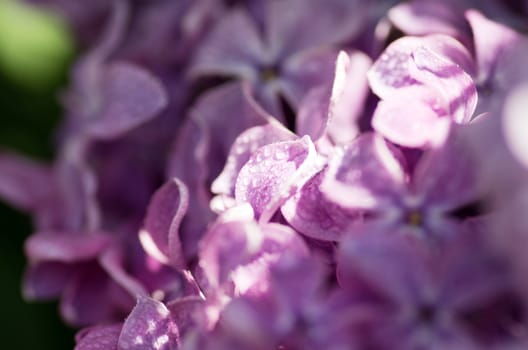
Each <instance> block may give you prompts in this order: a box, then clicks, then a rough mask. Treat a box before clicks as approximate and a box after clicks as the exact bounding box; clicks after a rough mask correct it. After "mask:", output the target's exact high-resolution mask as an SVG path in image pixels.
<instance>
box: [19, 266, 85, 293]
mask: <svg viewBox="0 0 528 350" xmlns="http://www.w3.org/2000/svg"><path fill="white" fill-rule="evenodd" d="M74 271H75V266H73V265H70V264H65V263H61V262H54V261H52V262H42V263H38V264H35V265H33V266H29V267H28V268H27V270H26V273H25V275H24V284H23V290H22V293H23V294H24V299H26V300H47V299H53V298H56V297H58V296H59V295H60V293H61V292H62V291H63V290H64V288H65V287H66V285H67V284H68V282H69V281H70V279H71V277H72V276H73V273H74Z"/></svg>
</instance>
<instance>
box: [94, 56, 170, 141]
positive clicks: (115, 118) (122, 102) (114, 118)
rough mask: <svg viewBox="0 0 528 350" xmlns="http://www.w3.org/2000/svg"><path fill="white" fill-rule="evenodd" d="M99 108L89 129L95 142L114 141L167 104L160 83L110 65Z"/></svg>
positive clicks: (134, 68) (133, 70)
mask: <svg viewBox="0 0 528 350" xmlns="http://www.w3.org/2000/svg"><path fill="white" fill-rule="evenodd" d="M101 85H102V86H100V87H99V88H101V89H102V101H101V103H102V105H101V107H100V111H99V112H98V113H97V119H94V120H93V124H92V125H91V126H90V128H89V132H90V134H91V135H93V136H95V137H98V138H103V139H107V138H114V137H116V136H119V135H121V134H124V133H126V132H127V131H130V130H131V129H133V128H135V127H137V126H139V125H141V124H144V123H146V122H147V121H149V120H151V119H152V118H154V117H156V116H157V115H158V114H159V113H160V112H161V110H162V109H163V108H165V106H166V105H167V103H168V97H167V93H166V92H165V89H164V88H163V86H162V85H161V82H160V81H159V80H158V79H157V78H156V77H154V76H153V75H151V74H150V73H148V72H147V71H146V70H144V69H142V68H140V67H139V66H135V65H132V64H129V63H124V62H120V63H113V64H111V65H109V66H108V67H107V68H106V69H105V72H104V76H103V80H102V83H101Z"/></svg>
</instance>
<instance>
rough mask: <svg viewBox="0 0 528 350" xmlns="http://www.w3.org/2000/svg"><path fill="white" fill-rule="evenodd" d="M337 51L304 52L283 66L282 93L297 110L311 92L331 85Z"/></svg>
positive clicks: (290, 58)
mask: <svg viewBox="0 0 528 350" xmlns="http://www.w3.org/2000/svg"><path fill="white" fill-rule="evenodd" d="M336 58H337V51H336V50H312V51H304V52H302V53H299V54H296V55H294V56H292V57H289V58H288V60H287V61H286V62H284V64H283V65H282V66H281V74H280V76H281V77H280V84H281V93H282V94H283V95H284V97H285V98H286V100H287V101H288V102H289V103H290V104H291V105H292V106H293V107H294V109H297V108H298V107H299V105H300V103H301V101H302V99H303V98H304V97H305V96H306V94H307V93H308V91H309V90H311V89H312V88H315V87H318V86H320V85H328V84H331V79H332V74H333V72H334V66H335V61H336Z"/></svg>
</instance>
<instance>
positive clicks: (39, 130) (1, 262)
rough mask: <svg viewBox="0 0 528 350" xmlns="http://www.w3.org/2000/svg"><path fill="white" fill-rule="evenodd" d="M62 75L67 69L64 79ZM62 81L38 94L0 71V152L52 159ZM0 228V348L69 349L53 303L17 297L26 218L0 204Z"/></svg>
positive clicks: (70, 335) (67, 334)
mask: <svg viewBox="0 0 528 350" xmlns="http://www.w3.org/2000/svg"><path fill="white" fill-rule="evenodd" d="M65 71H66V67H65V68H64V72H63V77H64V76H65V75H66V74H65ZM64 81H65V79H64V78H63V79H62V80H61V81H59V82H57V83H55V84H52V85H50V86H49V87H46V88H45V89H40V91H38V92H36V91H28V90H27V89H25V88H23V87H22V86H17V85H16V84H15V83H13V82H11V81H9V80H8V79H6V78H5V77H4V76H2V75H1V72H0V150H2V149H9V150H14V151H17V152H19V153H22V154H24V155H28V156H31V157H34V158H37V159H41V160H45V161H51V159H52V157H53V156H52V155H53V149H54V146H53V132H54V130H55V127H56V125H57V122H58V120H59V118H60V115H61V110H60V107H59V105H58V103H57V95H58V89H59V86H64V85H65V83H64ZM0 225H1V226H0V281H1V282H0V285H1V287H0V304H1V305H0V310H1V311H0V322H1V324H0V329H1V332H0V334H1V335H2V340H1V344H2V345H1V346H0V348H2V349H19V350H22V349H32V350H36V349H38V350H48V349H49V350H52V349H53V350H61V349H65V350H67V349H73V347H74V341H73V336H74V334H75V331H74V330H73V329H70V328H68V327H67V326H65V325H64V324H63V322H62V321H61V319H60V316H59V314H58V307H57V302H53V303H45V302H42V303H35V302H32V303H27V302H25V301H24V300H23V299H22V295H21V284H22V276H23V272H24V267H25V257H24V254H23V243H24V240H25V238H26V237H27V236H28V235H29V234H31V232H32V225H31V220H30V218H29V217H28V216H27V215H25V214H23V213H20V212H17V211H16V210H14V209H12V208H10V207H8V206H7V205H6V204H5V203H2V202H0Z"/></svg>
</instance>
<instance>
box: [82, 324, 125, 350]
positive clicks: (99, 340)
mask: <svg viewBox="0 0 528 350" xmlns="http://www.w3.org/2000/svg"><path fill="white" fill-rule="evenodd" d="M122 327H123V326H122V325H121V324H116V325H111V326H95V327H90V328H85V329H83V330H81V331H79V332H78V333H77V334H76V335H75V342H76V345H75V349H74V350H117V341H118V339H119V333H121V328H122Z"/></svg>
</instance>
